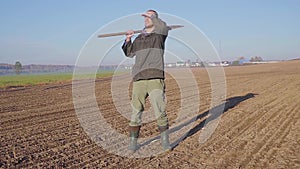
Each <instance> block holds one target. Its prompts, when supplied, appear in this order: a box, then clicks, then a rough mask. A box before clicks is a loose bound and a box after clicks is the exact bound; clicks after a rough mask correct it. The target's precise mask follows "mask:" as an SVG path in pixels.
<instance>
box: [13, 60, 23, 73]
mask: <svg viewBox="0 0 300 169" xmlns="http://www.w3.org/2000/svg"><path fill="white" fill-rule="evenodd" d="M15 71H16V74H17V75H19V74H20V73H21V71H22V64H21V62H19V61H17V62H16V63H15Z"/></svg>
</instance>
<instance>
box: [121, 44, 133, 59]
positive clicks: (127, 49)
mask: <svg viewBox="0 0 300 169" xmlns="http://www.w3.org/2000/svg"><path fill="white" fill-rule="evenodd" d="M122 49H123V52H124V54H125V55H126V56H127V57H130V58H132V57H134V55H135V52H134V50H133V43H132V42H131V41H129V42H126V41H125V42H124V43H123V45H122Z"/></svg>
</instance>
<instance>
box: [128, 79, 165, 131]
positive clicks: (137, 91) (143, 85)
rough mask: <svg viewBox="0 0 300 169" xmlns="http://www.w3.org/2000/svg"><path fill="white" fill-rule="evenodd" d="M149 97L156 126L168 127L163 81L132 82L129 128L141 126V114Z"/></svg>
mask: <svg viewBox="0 0 300 169" xmlns="http://www.w3.org/2000/svg"><path fill="white" fill-rule="evenodd" d="M148 96H149V99H150V103H151V106H152V108H153V110H154V113H155V118H156V120H157V125H158V126H168V118H167V114H166V111H165V109H166V103H165V83H164V80H163V79H151V80H139V81H136V82H133V88H132V102H131V104H132V109H133V111H132V114H131V121H130V123H129V126H141V125H142V113H143V111H144V106H145V101H146V98H147V97H148Z"/></svg>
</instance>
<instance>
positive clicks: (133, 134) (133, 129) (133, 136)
mask: <svg viewBox="0 0 300 169" xmlns="http://www.w3.org/2000/svg"><path fill="white" fill-rule="evenodd" d="M140 128H141V127H140V126H129V138H130V140H129V146H128V150H130V151H132V152H135V151H136V150H137V149H138V144H137V140H138V137H139V133H140Z"/></svg>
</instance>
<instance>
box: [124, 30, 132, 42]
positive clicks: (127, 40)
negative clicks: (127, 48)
mask: <svg viewBox="0 0 300 169" xmlns="http://www.w3.org/2000/svg"><path fill="white" fill-rule="evenodd" d="M133 35H134V31H133V30H128V31H127V32H126V42H129V41H130V40H131V37H132V36H133Z"/></svg>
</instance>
